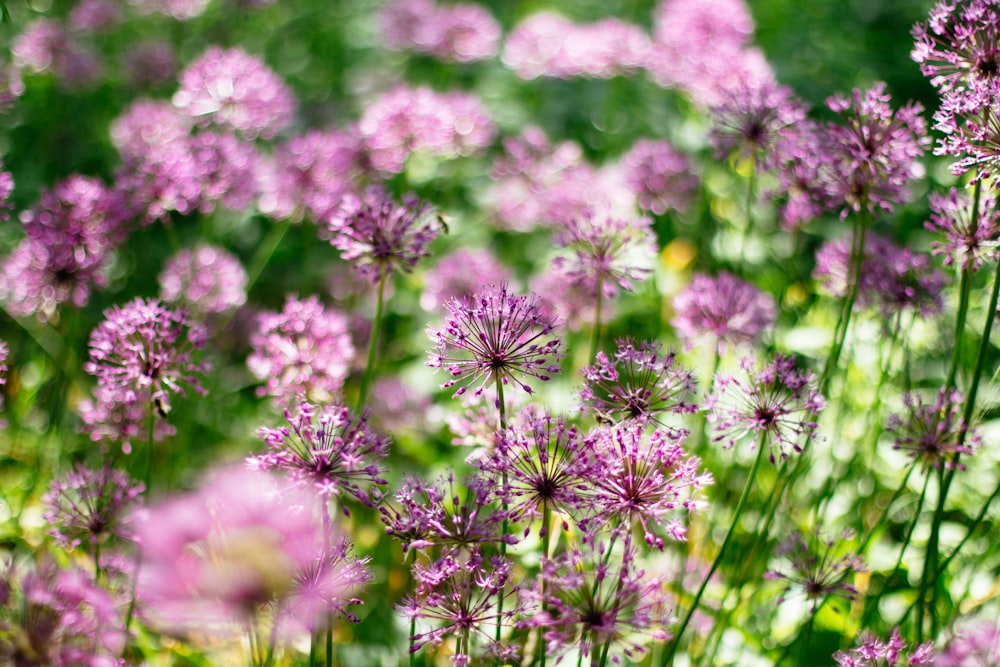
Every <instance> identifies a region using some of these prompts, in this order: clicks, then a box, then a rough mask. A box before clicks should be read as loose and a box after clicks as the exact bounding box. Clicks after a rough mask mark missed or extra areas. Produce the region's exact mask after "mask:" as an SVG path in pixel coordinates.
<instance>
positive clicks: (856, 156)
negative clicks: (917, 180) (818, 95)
mask: <svg viewBox="0 0 1000 667" xmlns="http://www.w3.org/2000/svg"><path fill="white" fill-rule="evenodd" d="M890 99H891V98H890V97H889V94H888V93H886V92H885V84H884V83H876V84H875V85H874V86H872V88H870V89H869V90H867V91H861V90H858V89H855V90H854V93H853V95H852V97H851V99H850V100H848V99H847V98H844V97H839V96H834V97H831V98H830V99H828V100H827V106H828V107H830V109H831V110H832V111H834V112H835V113H838V114H841V115H842V116H843V118H844V124H842V125H841V124H831V125H829V126H828V127H827V132H826V136H827V150H828V151H829V153H828V156H827V163H828V168H829V172H828V176H829V183H828V187H829V191H828V196H829V199H830V205H831V206H833V207H835V208H839V209H841V214H842V215H847V213H848V212H849V211H854V212H860V211H861V210H862V208H865V209H867V210H868V211H869V212H870V211H874V210H875V209H876V208H881V209H883V210H885V211H892V210H893V208H894V207H895V205H896V204H898V203H900V202H902V201H903V200H904V199H905V198H906V187H907V185H908V184H909V182H910V180H911V179H913V178H914V176H915V175H916V174H917V172H918V169H919V165H918V164H917V160H918V159H919V158H921V157H923V155H924V151H925V150H926V149H927V147H928V145H929V141H930V140H929V138H928V137H927V123H926V122H925V121H924V119H923V117H922V116H921V114H922V113H923V110H924V109H923V107H922V106H921V105H920V104H918V103H916V102H910V103H909V104H907V105H905V106H903V107H901V108H900V109H898V110H895V111H894V110H893V109H892V107H890V106H889V102H890Z"/></svg>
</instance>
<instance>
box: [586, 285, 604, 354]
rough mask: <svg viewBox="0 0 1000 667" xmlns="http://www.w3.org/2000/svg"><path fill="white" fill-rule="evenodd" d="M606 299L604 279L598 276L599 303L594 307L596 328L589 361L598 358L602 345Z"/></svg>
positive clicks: (592, 337) (591, 334) (591, 339)
mask: <svg viewBox="0 0 1000 667" xmlns="http://www.w3.org/2000/svg"><path fill="white" fill-rule="evenodd" d="M603 301H604V280H603V279H602V278H601V277H600V276H598V278H597V303H596V305H595V307H594V330H593V331H592V332H591V333H590V357H589V363H591V364H592V363H594V360H595V359H596V358H597V350H598V348H599V347H600V345H601V306H602V305H603Z"/></svg>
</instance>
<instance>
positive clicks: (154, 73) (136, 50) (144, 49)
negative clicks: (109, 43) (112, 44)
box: [122, 41, 177, 106]
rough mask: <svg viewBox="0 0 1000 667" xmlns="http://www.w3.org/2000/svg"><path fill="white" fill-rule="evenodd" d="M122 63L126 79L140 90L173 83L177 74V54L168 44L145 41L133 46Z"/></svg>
mask: <svg viewBox="0 0 1000 667" xmlns="http://www.w3.org/2000/svg"><path fill="white" fill-rule="evenodd" d="M122 61H123V62H122V66H123V67H124V69H125V78H126V79H127V80H128V81H129V83H131V84H132V85H134V86H137V87H139V88H153V87H158V86H163V85H165V84H166V83H167V82H169V81H173V80H174V76H175V75H176V73H177V54H176V53H174V47H173V46H171V45H170V44H168V43H167V42H155V41H150V42H145V41H144V42H139V43H138V44H133V45H132V46H130V47H129V48H128V50H127V51H126V52H125V54H124V56H123V57H122ZM171 106H172V105H171Z"/></svg>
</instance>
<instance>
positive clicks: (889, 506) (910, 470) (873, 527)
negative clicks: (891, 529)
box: [858, 459, 917, 554]
mask: <svg viewBox="0 0 1000 667" xmlns="http://www.w3.org/2000/svg"><path fill="white" fill-rule="evenodd" d="M916 467H917V459H914V460H913V463H911V464H910V466H909V467H908V468H907V469H906V475H904V476H903V481H902V482H900V484H899V486H898V487H896V491H895V492H894V493H893V494H892V498H889V502H888V503H886V505H885V509H884V510H882V514H880V515H879V517H878V519H877V520H876V521H874V522H873V523H872V525H871V528H869V529H868V533H867V535H865V539H864V540H862V541H861V546H860V547H858V553H859V554H863V553H864V552H865V550H866V549H867V548H868V544H869V543H870V542H871V541H872V538H873V537H874V536H875V530H876V528H878V527H879V526H881V525H882V522H883V521H884V520H885V518H886V517H887V516H888V515H889V510H890V509H892V504H893V503H894V502H896V500H898V499H899V496H901V495H902V494H903V490H904V489H906V483H907V482H908V481H910V475H911V474H913V470H914V469H915V468H916Z"/></svg>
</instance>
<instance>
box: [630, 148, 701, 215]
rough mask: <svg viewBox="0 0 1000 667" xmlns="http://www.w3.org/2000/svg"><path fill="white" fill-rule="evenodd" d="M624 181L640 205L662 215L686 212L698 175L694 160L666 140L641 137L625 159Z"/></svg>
mask: <svg viewBox="0 0 1000 667" xmlns="http://www.w3.org/2000/svg"><path fill="white" fill-rule="evenodd" d="M622 168H623V170H624V172H625V182H626V183H627V184H628V186H629V187H630V188H631V189H632V191H633V192H634V193H635V194H636V197H638V199H639V207H640V208H643V209H646V210H648V211H652V212H653V213H655V214H656V215H663V214H664V213H666V212H667V211H686V210H687V209H688V207H690V205H691V199H692V197H693V195H694V191H695V190H696V189H697V187H698V178H697V177H696V176H695V175H694V173H693V172H692V171H691V163H690V161H689V160H688V159H687V156H685V155H684V154H682V153H679V152H678V151H677V150H675V149H674V147H673V146H671V145H670V144H669V143H668V142H666V141H651V140H648V139H641V140H639V141H637V142H636V143H635V145H634V146H632V148H631V150H629V152H628V153H626V154H625V156H624V157H623V158H622Z"/></svg>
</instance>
